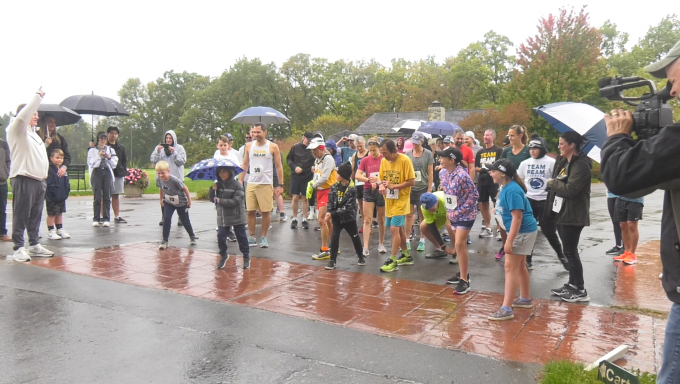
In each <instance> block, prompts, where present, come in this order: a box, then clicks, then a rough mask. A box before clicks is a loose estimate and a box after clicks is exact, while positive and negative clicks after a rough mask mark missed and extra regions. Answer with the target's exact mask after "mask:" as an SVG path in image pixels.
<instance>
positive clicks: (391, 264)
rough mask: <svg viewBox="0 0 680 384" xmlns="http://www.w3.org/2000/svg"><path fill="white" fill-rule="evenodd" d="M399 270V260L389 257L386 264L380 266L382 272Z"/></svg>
mask: <svg viewBox="0 0 680 384" xmlns="http://www.w3.org/2000/svg"><path fill="white" fill-rule="evenodd" d="M398 270H399V264H397V261H396V260H394V259H392V258H389V259H387V261H385V264H383V266H382V267H380V272H393V271H398Z"/></svg>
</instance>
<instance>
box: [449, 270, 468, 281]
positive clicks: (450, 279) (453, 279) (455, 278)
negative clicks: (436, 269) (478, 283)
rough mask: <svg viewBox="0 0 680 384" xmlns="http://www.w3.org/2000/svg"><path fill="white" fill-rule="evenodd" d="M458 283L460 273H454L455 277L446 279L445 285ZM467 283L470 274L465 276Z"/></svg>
mask: <svg viewBox="0 0 680 384" xmlns="http://www.w3.org/2000/svg"><path fill="white" fill-rule="evenodd" d="M459 281H460V271H459V272H456V275H455V276H453V277H451V278H449V279H447V280H446V284H458V282H459ZM467 281H468V283H469V282H470V274H469V273H468V274H467Z"/></svg>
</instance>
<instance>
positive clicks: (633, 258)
mask: <svg viewBox="0 0 680 384" xmlns="http://www.w3.org/2000/svg"><path fill="white" fill-rule="evenodd" d="M622 261H623V263H624V264H626V265H633V264H637V256H635V254H634V253H632V252H628V257H626V258H625V259H623V260H622Z"/></svg>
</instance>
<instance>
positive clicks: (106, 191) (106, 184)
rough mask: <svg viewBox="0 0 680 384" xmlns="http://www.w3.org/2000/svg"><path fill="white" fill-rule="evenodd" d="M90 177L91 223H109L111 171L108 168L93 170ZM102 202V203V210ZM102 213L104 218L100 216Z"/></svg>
mask: <svg viewBox="0 0 680 384" xmlns="http://www.w3.org/2000/svg"><path fill="white" fill-rule="evenodd" d="M90 177H91V178H92V179H91V184H92V194H93V195H94V202H93V204H92V210H93V211H94V214H93V216H92V221H93V222H102V221H111V187H112V186H113V176H111V171H110V170H109V169H108V168H95V169H93V170H92V174H91V175H90ZM102 201H104V207H103V209H102ZM102 212H104V216H102Z"/></svg>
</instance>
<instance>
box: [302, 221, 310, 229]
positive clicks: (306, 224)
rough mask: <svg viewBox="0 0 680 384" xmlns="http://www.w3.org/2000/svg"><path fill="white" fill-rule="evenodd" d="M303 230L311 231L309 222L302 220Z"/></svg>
mask: <svg viewBox="0 0 680 384" xmlns="http://www.w3.org/2000/svg"><path fill="white" fill-rule="evenodd" d="M302 229H309V224H308V223H307V220H302Z"/></svg>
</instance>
